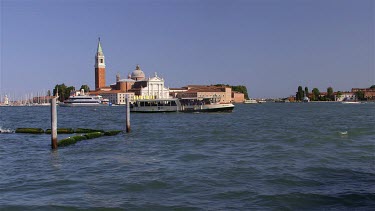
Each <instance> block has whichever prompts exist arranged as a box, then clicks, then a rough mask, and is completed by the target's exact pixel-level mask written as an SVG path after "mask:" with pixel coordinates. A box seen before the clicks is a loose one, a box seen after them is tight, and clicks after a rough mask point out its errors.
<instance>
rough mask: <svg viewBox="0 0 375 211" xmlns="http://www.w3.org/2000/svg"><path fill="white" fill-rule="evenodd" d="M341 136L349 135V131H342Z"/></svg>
mask: <svg viewBox="0 0 375 211" xmlns="http://www.w3.org/2000/svg"><path fill="white" fill-rule="evenodd" d="M340 135H348V131H342V132H340Z"/></svg>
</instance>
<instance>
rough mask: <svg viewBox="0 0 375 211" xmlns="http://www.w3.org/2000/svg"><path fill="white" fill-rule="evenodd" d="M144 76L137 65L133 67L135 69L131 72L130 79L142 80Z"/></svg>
mask: <svg viewBox="0 0 375 211" xmlns="http://www.w3.org/2000/svg"><path fill="white" fill-rule="evenodd" d="M144 78H145V74H144V72H143V71H142V70H141V68H140V67H139V65H137V67H136V68H135V70H134V71H133V72H132V74H131V79H133V80H136V81H138V80H142V79H144Z"/></svg>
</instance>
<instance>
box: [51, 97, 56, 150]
mask: <svg viewBox="0 0 375 211" xmlns="http://www.w3.org/2000/svg"><path fill="white" fill-rule="evenodd" d="M56 100H57V97H54V98H52V99H51V146H52V149H57V109H56Z"/></svg>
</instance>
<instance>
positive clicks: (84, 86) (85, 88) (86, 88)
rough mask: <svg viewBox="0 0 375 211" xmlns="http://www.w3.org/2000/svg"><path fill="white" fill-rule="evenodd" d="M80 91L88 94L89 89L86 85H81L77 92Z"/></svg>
mask: <svg viewBox="0 0 375 211" xmlns="http://www.w3.org/2000/svg"><path fill="white" fill-rule="evenodd" d="M82 89H83V90H84V91H85V93H87V92H90V87H89V86H88V85H87V84H84V85H82V86H81V88H80V89H79V90H82Z"/></svg>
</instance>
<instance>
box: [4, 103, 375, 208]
mask: <svg viewBox="0 0 375 211" xmlns="http://www.w3.org/2000/svg"><path fill="white" fill-rule="evenodd" d="M49 114H50V111H49V107H0V127H1V130H2V131H6V130H15V128H17V127H41V128H44V129H47V128H50V116H49ZM131 123H132V132H131V133H130V134H126V133H124V134H120V135H117V136H111V137H101V138H97V139H92V140H85V141H81V142H79V143H77V144H75V145H71V146H68V147H64V148H59V149H58V150H57V151H52V150H51V149H50V136H49V135H26V134H15V133H10V134H8V133H7V134H4V133H0V170H1V171H0V210H3V209H4V210H12V209H13V210H27V209H31V210H34V209H35V210H51V209H55V210H74V209H90V210H91V209H103V208H104V209H126V210H137V209H140V210H175V209H177V210H280V209H282V210H327V209H328V210H354V209H355V210H370V209H373V208H374V207H375V104H359V105H344V104H340V103H308V104H298V103H296V104H292V103H287V104H276V103H269V104H267V103H266V104H259V105H236V108H235V110H234V112H233V113H169V114H166V113H162V114H132V115H131ZM58 127H72V128H77V127H83V128H97V129H105V130H111V129H124V128H125V107H120V106H119V107H86V108H63V107H59V108H58ZM64 137H67V135H59V139H61V138H64Z"/></svg>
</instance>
